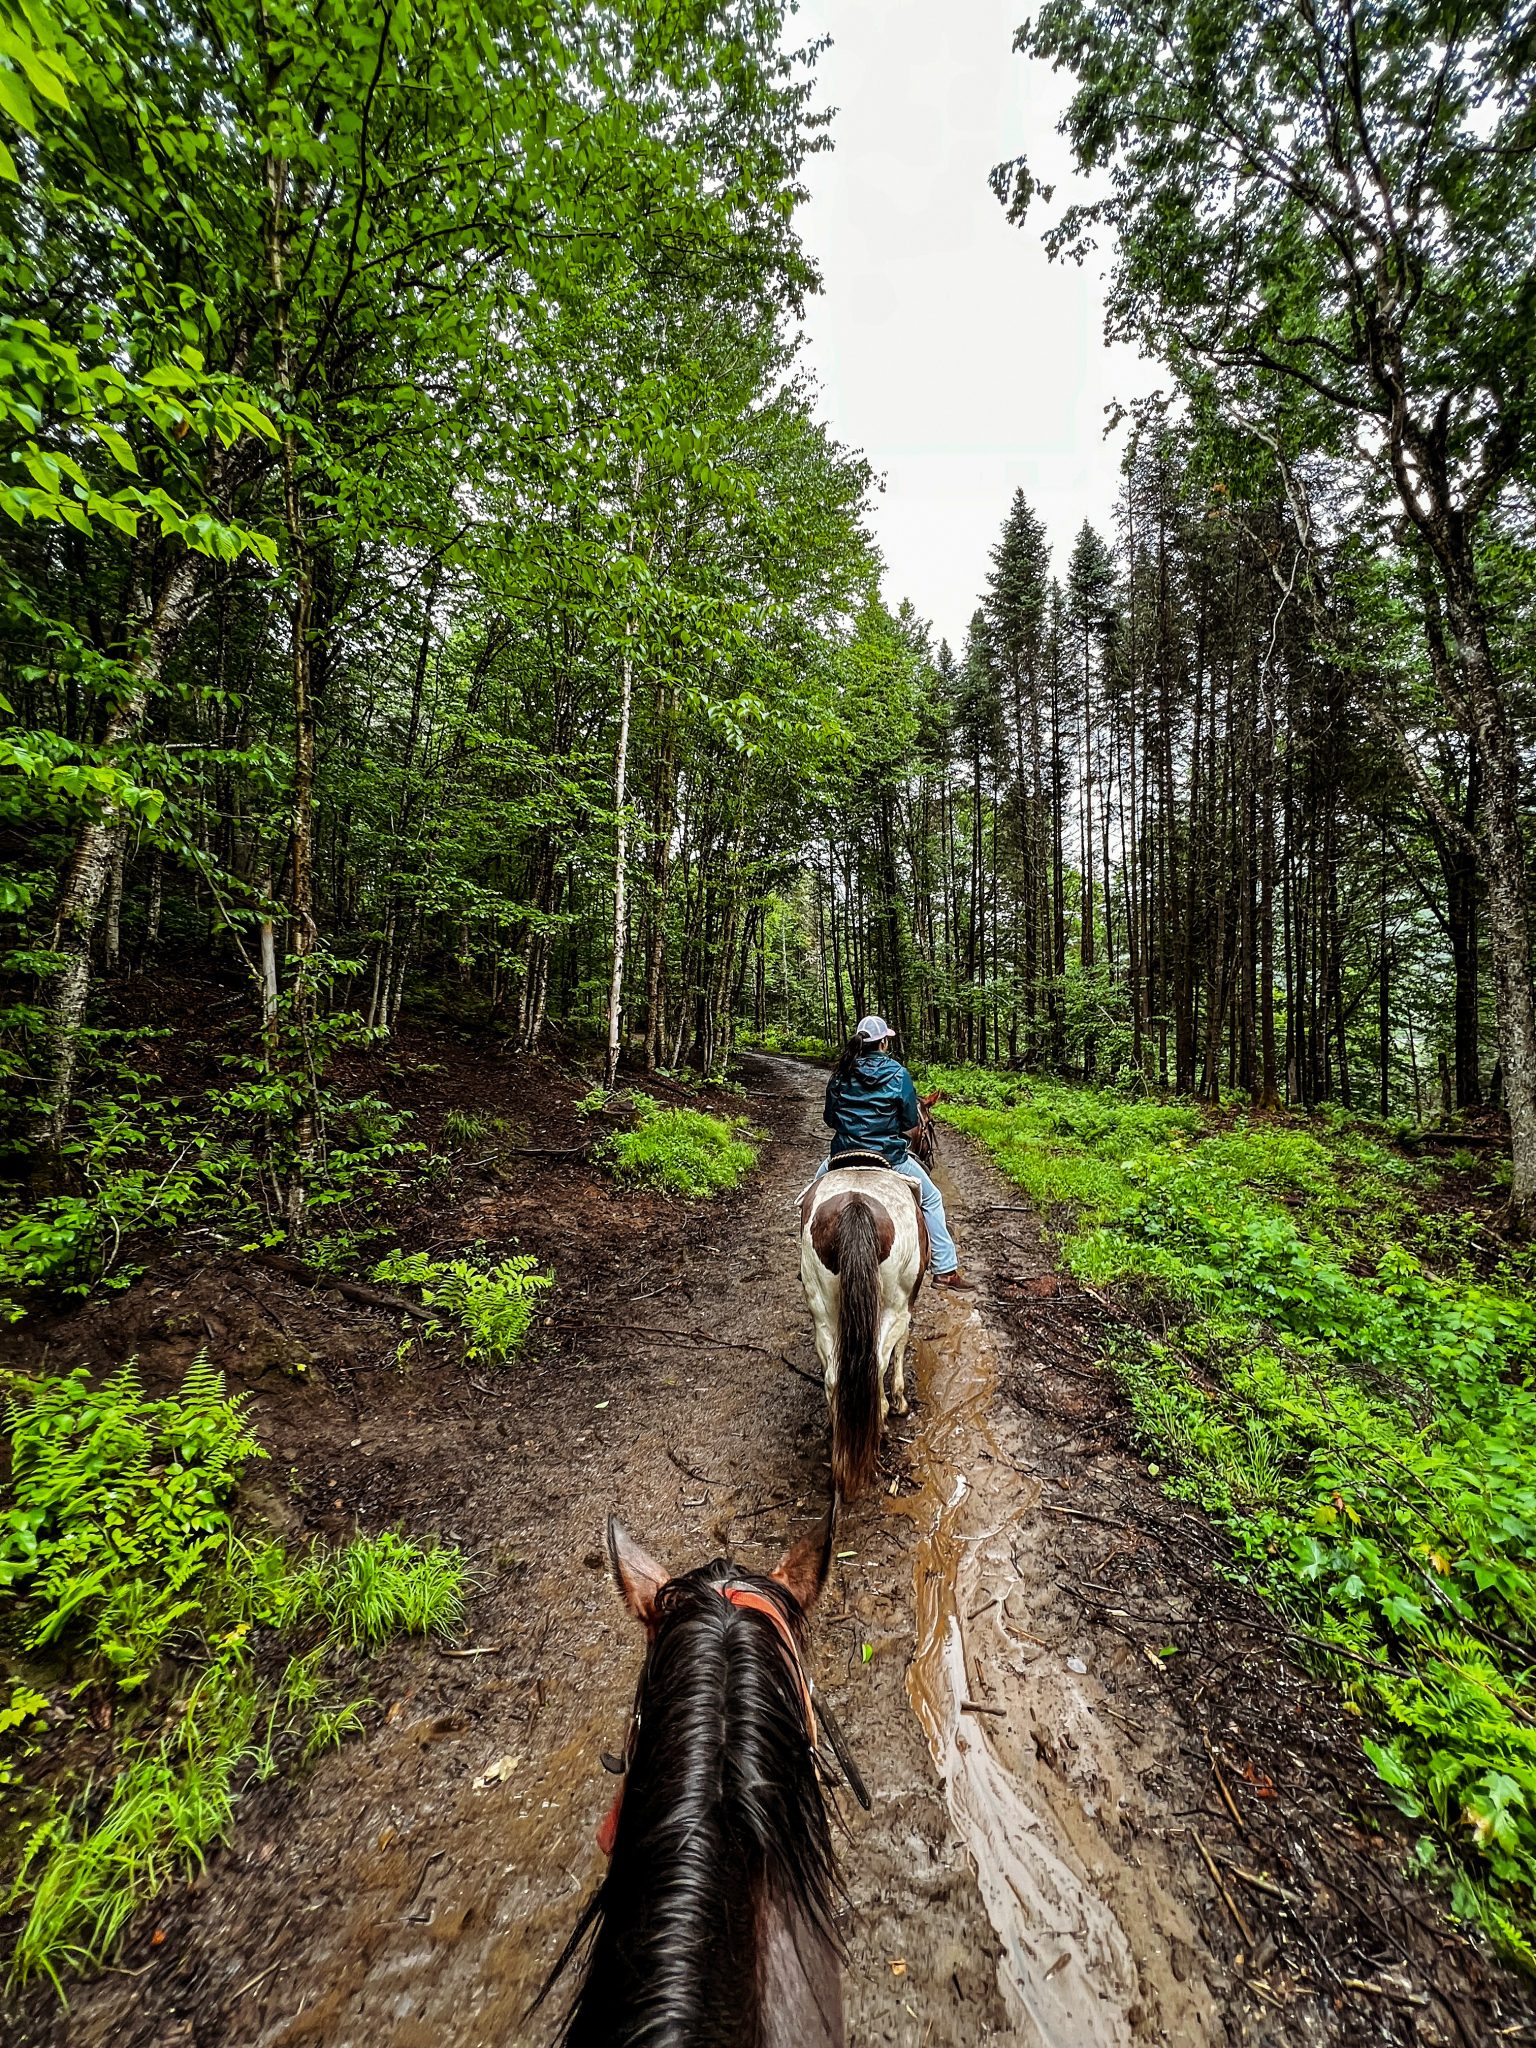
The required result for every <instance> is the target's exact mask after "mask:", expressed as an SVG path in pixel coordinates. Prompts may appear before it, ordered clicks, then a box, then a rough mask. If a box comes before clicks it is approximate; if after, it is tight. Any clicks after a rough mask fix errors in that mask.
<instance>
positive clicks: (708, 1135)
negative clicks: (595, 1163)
mask: <svg viewBox="0 0 1536 2048" xmlns="http://www.w3.org/2000/svg"><path fill="white" fill-rule="evenodd" d="M634 1103H635V1110H636V1117H637V1121H636V1124H635V1128H634V1129H633V1130H632V1131H623V1132H621V1133H620V1134H619V1135H618V1136H617V1137H615V1138H611V1139H610V1140H609V1141H608V1144H607V1146H606V1147H605V1152H606V1156H607V1158H608V1162H609V1165H610V1167H611V1168H612V1171H613V1173H614V1174H615V1176H616V1177H617V1178H618V1179H619V1180H625V1181H633V1182H635V1183H636V1184H637V1185H639V1186H642V1187H653V1188H662V1189H664V1190H665V1191H666V1192H667V1193H668V1194H674V1195H687V1196H689V1197H691V1198H694V1199H699V1200H708V1199H709V1198H710V1197H711V1196H714V1195H718V1194H722V1193H724V1191H725V1190H726V1189H727V1188H734V1187H736V1186H738V1185H739V1184H740V1183H741V1182H742V1181H743V1180H745V1178H746V1177H747V1175H748V1174H749V1173H750V1172H751V1171H752V1169H753V1167H754V1166H756V1164H757V1145H756V1142H755V1139H756V1136H757V1134H756V1132H754V1131H753V1130H752V1129H751V1127H750V1126H749V1125H748V1124H746V1123H745V1122H743V1121H742V1120H740V1119H738V1118H733V1119H732V1120H731V1121H730V1122H727V1121H726V1120H725V1118H724V1117H718V1116H710V1115H709V1114H708V1112H707V1111H705V1110H702V1109H663V1108H661V1106H660V1105H659V1104H658V1103H657V1102H656V1101H655V1100H654V1099H653V1098H652V1097H651V1096H648V1095H640V1094H637V1095H636V1096H635V1097H634Z"/></svg>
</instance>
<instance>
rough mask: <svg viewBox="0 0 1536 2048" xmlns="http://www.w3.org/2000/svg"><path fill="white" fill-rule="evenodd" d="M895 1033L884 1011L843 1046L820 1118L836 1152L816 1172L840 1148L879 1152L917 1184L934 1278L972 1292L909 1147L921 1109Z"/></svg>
mask: <svg viewBox="0 0 1536 2048" xmlns="http://www.w3.org/2000/svg"><path fill="white" fill-rule="evenodd" d="M895 1036H896V1034H895V1032H894V1031H893V1030H892V1029H891V1027H890V1025H889V1024H887V1023H886V1021H885V1019H884V1018H883V1017H863V1018H861V1019H860V1020H859V1025H858V1029H857V1030H856V1031H855V1032H854V1034H853V1036H852V1038H850V1039H849V1041H848V1043H847V1045H846V1046H845V1047H844V1048H843V1053H842V1057H841V1058H840V1059H839V1060H838V1063H837V1066H836V1068H835V1069H834V1070H833V1074H832V1078H831V1080H830V1081H829V1082H828V1083H827V1107H826V1112H825V1115H824V1117H823V1119H822V1121H823V1122H824V1123H826V1124H828V1125H830V1127H831V1130H832V1156H831V1158H830V1159H827V1160H825V1161H824V1162H823V1163H822V1165H821V1166H820V1167H818V1168H817V1173H816V1178H817V1179H818V1180H819V1179H820V1178H821V1176H822V1174H824V1173H829V1172H830V1171H831V1170H832V1168H833V1167H834V1166H836V1165H837V1162H838V1156H839V1154H841V1153H849V1152H877V1153H879V1155H880V1156H881V1158H883V1159H884V1161H885V1163H886V1165H887V1166H889V1167H890V1169H891V1171H892V1172H893V1173H899V1174H900V1175H901V1176H902V1177H903V1179H905V1180H910V1181H914V1182H915V1183H916V1185H917V1188H918V1190H919V1193H920V1195H921V1198H922V1204H923V1218H924V1221H925V1222H926V1223H927V1225H928V1243H929V1245H930V1247H931V1249H932V1253H933V1278H934V1282H935V1284H936V1285H937V1286H940V1287H959V1288H963V1289H965V1290H966V1291H967V1292H969V1291H970V1288H971V1282H970V1281H969V1280H963V1279H962V1278H961V1277H960V1267H959V1254H958V1253H957V1252H956V1250H955V1241H954V1239H953V1238H952V1237H951V1236H950V1234H949V1226H948V1224H947V1223H946V1222H945V1220H944V1198H943V1196H942V1195H941V1194H940V1193H939V1191H938V1189H937V1188H936V1187H935V1186H934V1184H933V1182H932V1181H931V1180H930V1179H929V1177H928V1175H927V1174H926V1173H925V1172H924V1170H923V1168H922V1167H921V1166H920V1165H919V1164H918V1162H917V1160H915V1159H914V1158H913V1157H912V1155H911V1153H910V1152H909V1151H908V1150H907V1140H908V1138H910V1137H913V1136H915V1135H916V1132H917V1128H918V1125H919V1123H920V1122H921V1121H922V1111H921V1110H920V1109H919V1107H918V1102H917V1090H916V1088H915V1087H914V1086H913V1084H912V1076H911V1075H910V1074H909V1073H908V1072H907V1070H906V1068H905V1067H904V1066H903V1065H902V1064H901V1062H900V1060H895V1059H892V1058H891V1056H890V1051H889V1047H890V1044H891V1041H892V1039H893V1038H894V1037H895Z"/></svg>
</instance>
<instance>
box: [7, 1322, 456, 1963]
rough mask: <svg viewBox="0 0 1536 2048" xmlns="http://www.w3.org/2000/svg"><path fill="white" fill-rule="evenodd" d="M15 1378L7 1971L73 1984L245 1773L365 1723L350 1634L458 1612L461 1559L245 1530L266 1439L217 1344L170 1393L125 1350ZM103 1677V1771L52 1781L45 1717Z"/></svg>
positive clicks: (181, 1871)
mask: <svg viewBox="0 0 1536 2048" xmlns="http://www.w3.org/2000/svg"><path fill="white" fill-rule="evenodd" d="M11 1389H12V1390H11V1395H10V1399H9V1400H8V1402H7V1404H6V1410H5V1416H4V1433H5V1434H6V1435H7V1436H8V1438H9V1440H10V1474H9V1480H8V1483H7V1484H6V1485H5V1487H4V1489H3V1490H0V1583H3V1584H4V1586H5V1588H6V1591H7V1594H8V1596H9V1598H10V1600H11V1602H12V1611H13V1614H14V1616H15V1621H14V1624H13V1626H12V1630H11V1634H12V1639H13V1640H15V1641H17V1642H19V1643H20V1644H21V1645H22V1646H23V1650H24V1653H25V1655H26V1658H27V1668H26V1683H24V1684H23V1683H21V1682H20V1681H16V1680H13V1681H12V1684H11V1695H10V1701H9V1704H8V1705H7V1706H6V1707H5V1708H3V1709H0V1794H3V1795H4V1796H5V1803H6V1805H7V1806H8V1807H9V1808H10V1817H11V1820H12V1843H9V1844H8V1843H6V1842H5V1841H4V1840H3V1839H0V1871H3V1870H4V1868H5V1864H6V1863H7V1862H8V1863H9V1866H10V1868H9V1874H8V1877H7V1878H6V1880H5V1886H4V1888H3V1889H0V1912H3V1913H5V1914H7V1915H15V1916H17V1917H18V1919H19V1922H20V1932H19V1934H18V1936H17V1939H16V1943H15V1946H14V1950H13V1953H12V1960H11V1973H12V1976H13V1977H14V1978H15V1979H17V1980H18V1981H25V1980H27V1979H30V1978H33V1977H36V1976H43V1977H46V1978H48V1979H50V1980H51V1981H52V1982H53V1984H54V1985H55V1986H56V1987H57V1988H59V1990H60V1992H61V1994H62V1989H63V1980H64V1977H65V1976H66V1975H67V1974H68V1973H69V1972H71V1971H80V1970H83V1969H87V1968H89V1967H92V1966H93V1965H96V1964H99V1963H101V1962H102V1961H104V1960H105V1959H106V1958H107V1957H108V1956H109V1955H110V1954H111V1952H112V1950H113V1948H114V1947H115V1945H116V1943H117V1941H118V1939H119V1937H120V1935H121V1933H122V1930H123V1928H124V1927H125V1926H126V1924H127V1922H128V1921H129V1919H130V1918H131V1917H132V1915H133V1914H134V1913H135V1912H136V1911H137V1909H138V1908H139V1907H140V1906H141V1905H142V1904H144V1903H145V1902H146V1901H147V1900H148V1899H149V1898H151V1897H152V1896H154V1894H155V1893H157V1892H159V1891H161V1890H163V1889H164V1888H165V1887H166V1885H168V1884H169V1883H170V1882H172V1881H173V1880H174V1879H175V1878H177V1877H182V1876H186V1875H187V1874H189V1873H190V1872H191V1871H193V1870H195V1869H196V1868H197V1866H198V1865H199V1864H200V1863H201V1861H202V1859H203V1857H204V1855H205V1854H206V1852H207V1850H208V1848H209V1846H210V1844H212V1843H213V1842H216V1841H219V1840H222V1839H223V1838H224V1837H225V1836H226V1835H227V1834H228V1832H229V1828H230V1824H231V1819H232V1815H233V1811H234V1806H235V1802H236V1800H237V1798H238V1796H239V1793H240V1791H241V1790H242V1789H243V1787H244V1786H245V1785H246V1784H247V1783H248V1782H252V1781H258V1782H259V1781H262V1780H265V1779H268V1778H270V1777H272V1776H274V1775H276V1774H277V1773H279V1772H281V1771H283V1770H291V1769H298V1768H300V1767H302V1765H303V1764H305V1763H307V1762H308V1761H309V1760H310V1759H311V1758H313V1757H314V1756H315V1755H317V1754H318V1753H319V1752H320V1751H321V1750H322V1749H325V1748H329V1747H334V1746H335V1745H337V1744H338V1743H340V1742H342V1741H344V1740H346V1739H347V1737H348V1736H350V1735H354V1734H357V1733H360V1732H361V1731H362V1728H363V1725H364V1724H363V1719H362V1711H361V1706H360V1703H359V1702H357V1701H355V1700H348V1699H345V1698H339V1697H335V1696H333V1686H332V1682H331V1680H330V1679H329V1678H328V1676H327V1665H328V1663H329V1662H330V1661H331V1660H332V1658H333V1656H334V1653H336V1652H337V1651H341V1650H346V1651H351V1652H354V1653H355V1652H366V1651H372V1650H376V1649H379V1648H381V1647H382V1646H383V1645H384V1644H386V1643H388V1642H390V1641H393V1640H394V1639H396V1638H397V1637H399V1636H402V1635H428V1634H438V1635H441V1634H445V1633H448V1632H449V1631H451V1630H452V1629H454V1628H456V1627H457V1626H458V1623H459V1621H460V1618H461V1615H462V1609H463V1591H464V1567H463V1560H462V1558H461V1557H460V1555H459V1553H458V1552H457V1551H456V1550H450V1549H445V1548H444V1547H442V1546H441V1545H438V1544H435V1543H433V1544H428V1545H425V1546H423V1545H418V1544H416V1543H413V1542H411V1541H410V1540H409V1539H408V1538H406V1537H405V1536H403V1535H401V1534H399V1533H397V1532H396V1531H393V1530H385V1531H383V1532H382V1533H380V1534H378V1535H374V1536H358V1537H356V1538H354V1540H353V1541H352V1542H350V1543H348V1544H346V1545H344V1546H342V1547H340V1548H335V1549H333V1548H328V1547H325V1546H322V1545H312V1546H311V1547H310V1548H309V1549H308V1550H305V1551H299V1552H294V1551H290V1550H289V1549H288V1548H287V1547H286V1546H285V1545H284V1544H282V1543H279V1542H277V1541H275V1540H273V1539H271V1538H261V1537H257V1538H255V1539H248V1538H246V1537H244V1536H243V1535H241V1534H240V1533H239V1532H237V1530H236V1528H235V1525H234V1522H233V1520H232V1515H231V1509H232V1503H233V1499H234V1495H235V1491H236V1488H237V1486H238V1483H239V1480H240V1477H241V1474H242V1472H243V1470H244V1468H245V1467H246V1465H247V1464H248V1463H249V1462H250V1461H251V1460H253V1459H255V1458H259V1457H262V1456H264V1455H265V1453H264V1452H263V1451H262V1448H261V1446H260V1444H259V1443H258V1442H257V1441H256V1438H255V1437H254V1435H253V1434H252V1433H251V1431H250V1428H249V1426H248V1420H247V1414H246V1402H245V1400H244V1399H243V1398H237V1399H231V1398H230V1397H229V1396H228V1394H227V1393H226V1391H225V1388H224V1384H223V1380H222V1378H221V1376H220V1375H219V1374H218V1373H216V1372H214V1371H213V1370H212V1368H211V1367H210V1366H209V1365H208V1364H207V1362H206V1360H204V1359H201V1358H200V1359H199V1360H197V1361H196V1363H195V1364H194V1365H193V1367H192V1368H191V1369H190V1370H189V1372H188V1374H187V1378H186V1381H185V1384H184V1386H183V1389H182V1391H181V1393H180V1394H179V1395H178V1396H175V1397H173V1398H169V1399H164V1400H158V1401H152V1400H150V1399H148V1398H147V1397H146V1395H145V1394H144V1392H143V1389H142V1388H141V1386H140V1384H139V1382H138V1379H137V1377H136V1375H135V1374H134V1372H133V1370H132V1368H131V1367H124V1368H123V1369H122V1370H121V1371H119V1372H117V1373H115V1374H113V1375H112V1376H111V1377H110V1378H108V1379H107V1380H105V1381H103V1382H101V1383H100V1384H99V1385H96V1386H93V1385H92V1384H91V1382H90V1380H89V1378H88V1376H87V1375H86V1373H85V1372H84V1371H75V1372H72V1373H66V1374H61V1375H56V1376H53V1377H43V1378H40V1379H37V1380H32V1381H28V1380H23V1379H21V1378H19V1377H18V1378H15V1379H13V1380H12V1382H11ZM273 1650H276V1651H279V1652H285V1653H286V1654H285V1655H283V1656H282V1670H281V1676H280V1677H277V1678H275V1679H274V1678H273V1677H271V1676H269V1675H267V1674H268V1673H269V1671H270V1670H271V1669H272V1668H273V1662H274V1660H273V1657H272V1655H271V1654H270V1652H271V1651H273ZM102 1687H109V1688H111V1690H112V1691H113V1692H115V1694H116V1695H117V1706H116V1712H115V1715H114V1722H115V1729H114V1733H113V1736H112V1737H111V1739H110V1741H108V1742H103V1741H102V1740H101V1739H100V1736H99V1733H98V1734H92V1733H89V1732H88V1731H87V1728H86V1726H85V1724H84V1722H83V1720H82V1722H81V1725H80V1727H79V1729H78V1731H77V1733H78V1740H79V1741H80V1742H84V1743H86V1744H88V1745H89V1746H90V1747H91V1749H92V1750H93V1752H94V1753H95V1754H96V1756H97V1760H98V1763H97V1782H94V1783H92V1782H86V1783H84V1784H83V1785H82V1784H80V1783H79V1782H78V1780H76V1781H73V1782H70V1781H66V1780H64V1779H62V1778H61V1779H58V1780H56V1781H49V1780H47V1779H46V1778H44V1779H41V1780H39V1779H38V1777H37V1774H36V1771H35V1770H34V1771H31V1772H29V1771H28V1770H27V1765H28V1764H29V1763H34V1762H35V1759H36V1758H37V1757H38V1756H39V1754H40V1750H41V1740H42V1735H43V1732H44V1728H45V1725H46V1724H45V1723H44V1722H43V1721H41V1720H40V1719H39V1716H40V1715H42V1714H43V1713H44V1711H45V1710H46V1709H47V1708H49V1706H50V1704H52V1705H53V1706H54V1707H55V1708H58V1707H64V1708H65V1710H66V1711H67V1710H68V1706H69V1704H70V1703H73V1702H75V1701H76V1700H77V1699H78V1698H79V1697H80V1695H81V1694H82V1693H84V1692H86V1691H87V1690H94V1691H97V1692H98V1693H99V1691H100V1689H101V1688H102ZM80 1712H81V1714H82V1715H83V1712H84V1709H83V1708H81V1709H80ZM71 1746H74V1744H73V1743H72V1744H71ZM23 1815H25V1816H26V1818H25V1819H22V1818H21V1817H22V1816H23ZM0 1835H3V1830H0Z"/></svg>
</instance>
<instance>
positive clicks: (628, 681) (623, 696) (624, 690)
mask: <svg viewBox="0 0 1536 2048" xmlns="http://www.w3.org/2000/svg"><path fill="white" fill-rule="evenodd" d="M633 676H634V668H633V663H632V660H631V647H630V638H629V634H628V632H627V631H626V633H625V636H624V651H623V654H622V655H621V656H620V660H619V737H618V739H617V741H616V742H615V745H614V757H613V808H614V813H615V825H614V845H613V973H612V975H611V977H610V979H609V982H608V1056H607V1059H606V1061H605V1063H604V1067H603V1086H604V1087H605V1088H607V1089H608V1090H609V1091H610V1092H612V1090H613V1087H614V1085H615V1083H616V1082H617V1080H618V1076H619V1027H620V1023H621V1021H622V1015H623V1005H624V948H625V942H626V940H627V938H628V935H629V895H628V885H629V812H628V810H627V809H626V805H627V803H628V800H629V705H630V695H631V690H632V684H633Z"/></svg>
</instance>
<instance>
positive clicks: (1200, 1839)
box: [1190, 1828, 1254, 1953]
mask: <svg viewBox="0 0 1536 2048" xmlns="http://www.w3.org/2000/svg"><path fill="white" fill-rule="evenodd" d="M1190 1833H1191V1834H1192V1835H1193V1836H1194V1838H1195V1847H1196V1848H1197V1849H1198V1850H1199V1851H1200V1856H1201V1860H1202V1861H1203V1862H1204V1864H1205V1867H1206V1869H1207V1870H1208V1871H1209V1872H1210V1873H1211V1882H1212V1884H1213V1885H1215V1887H1216V1889H1217V1891H1218V1892H1220V1894H1221V1897H1222V1902H1223V1904H1224V1905H1225V1906H1226V1909H1227V1911H1228V1912H1229V1913H1230V1914H1231V1915H1232V1919H1233V1922H1234V1923H1235V1925H1236V1927H1237V1931H1238V1933H1239V1934H1240V1935H1241V1936H1242V1937H1243V1940H1244V1941H1245V1942H1247V1944H1248V1948H1249V1952H1250V1953H1251V1952H1252V1950H1253V1946H1254V1939H1253V1929H1252V1928H1251V1927H1250V1926H1249V1925H1248V1922H1247V1921H1246V1920H1245V1919H1244V1918H1243V1912H1242V1908H1241V1907H1240V1906H1239V1905H1238V1903H1237V1901H1236V1899H1234V1898H1233V1896H1232V1894H1231V1892H1230V1891H1228V1889H1227V1886H1226V1883H1225V1880H1224V1879H1223V1877H1222V1875H1221V1872H1220V1871H1219V1870H1218V1869H1217V1868H1216V1865H1215V1864H1214V1863H1213V1862H1212V1861H1211V1852H1210V1850H1209V1849H1207V1847H1206V1846H1205V1837H1204V1835H1202V1834H1201V1832H1200V1830H1199V1829H1198V1828H1191V1830H1190Z"/></svg>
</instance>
